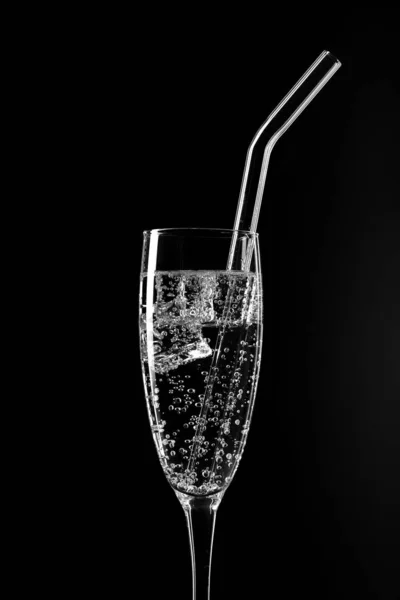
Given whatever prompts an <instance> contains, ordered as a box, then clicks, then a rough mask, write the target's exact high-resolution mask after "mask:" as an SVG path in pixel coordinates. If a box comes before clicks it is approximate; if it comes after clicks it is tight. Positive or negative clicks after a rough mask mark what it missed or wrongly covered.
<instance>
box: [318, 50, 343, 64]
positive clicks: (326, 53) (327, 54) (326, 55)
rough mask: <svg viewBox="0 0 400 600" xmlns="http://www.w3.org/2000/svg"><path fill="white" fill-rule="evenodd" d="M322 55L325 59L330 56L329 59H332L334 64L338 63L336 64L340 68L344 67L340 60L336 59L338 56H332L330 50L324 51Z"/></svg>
mask: <svg viewBox="0 0 400 600" xmlns="http://www.w3.org/2000/svg"><path fill="white" fill-rule="evenodd" d="M322 54H323V55H324V56H325V57H328V56H329V58H330V59H331V60H332V61H333V62H334V63H336V64H337V65H338V67H341V66H342V63H341V62H340V60H339V59H338V58H336V56H334V54H332V52H330V51H329V50H324V51H323V52H322Z"/></svg>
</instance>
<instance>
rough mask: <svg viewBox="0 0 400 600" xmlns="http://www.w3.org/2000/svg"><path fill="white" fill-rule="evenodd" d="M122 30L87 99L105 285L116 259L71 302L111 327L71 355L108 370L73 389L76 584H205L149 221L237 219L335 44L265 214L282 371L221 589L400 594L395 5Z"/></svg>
mask: <svg viewBox="0 0 400 600" xmlns="http://www.w3.org/2000/svg"><path fill="white" fill-rule="evenodd" d="M110 28H111V27H110ZM108 32H109V30H108V29H107V28H105V29H102V30H101V32H100V34H99V38H102V39H103V42H104V44H105V46H106V50H104V49H103V53H104V54H102V60H100V59H99V58H98V56H99V55H98V54H97V52H98V50H97V49H96V47H93V48H91V49H90V52H89V59H87V64H86V67H82V70H81V73H82V78H83V79H85V81H86V84H85V85H88V83H87V80H86V78H88V80H89V79H90V73H91V69H92V67H93V66H95V67H96V68H97V69H98V76H99V80H100V81H101V85H100V86H99V88H98V90H97V92H96V94H94V97H93V98H92V99H91V101H90V102H88V104H87V106H86V107H85V110H84V113H83V114H81V119H82V121H81V122H85V118H86V117H87V120H88V122H91V127H89V126H88V129H87V132H86V133H87V139H86V138H85V136H83V139H81V137H79V138H78V140H75V145H76V148H77V152H78V155H79V156H80V157H85V155H86V157H87V162H85V161H84V160H83V161H82V164H81V165H80V168H81V169H82V170H83V171H85V172H86V181H85V187H84V188H79V192H80V194H81V196H82V198H84V197H86V199H87V198H90V203H89V206H90V208H89V209H88V208H87V206H88V205H87V204H86V205H84V204H82V206H81V207H79V206H78V207H77V213H76V222H79V221H80V218H81V216H84V217H85V219H86V220H85V222H84V224H83V225H82V227H81V232H80V233H81V234H82V235H83V237H84V238H86V239H87V240H88V241H87V242H86V244H87V248H86V254H85V259H82V261H83V262H82V265H81V269H80V273H81V274H80V277H81V278H82V287H83V288H85V289H87V288H88V287H89V288H90V286H91V282H92V280H93V281H94V279H96V284H98V279H97V278H96V276H95V277H94V274H98V277H99V279H100V281H101V283H100V286H99V289H97V288H96V293H95V298H93V299H91V300H88V301H87V305H86V304H85V302H86V299H85V295H84V294H81V293H80V292H79V291H76V293H75V295H74V296H73V297H72V299H71V300H72V304H75V305H79V306H84V309H83V313H84V314H83V315H81V318H82V321H83V322H84V323H85V324H87V328H86V327H85V328H83V330H82V327H80V334H79V340H80V342H79V344H78V349H77V352H78V355H79V356H80V359H79V360H77V361H76V362H75V366H74V364H72V365H70V369H71V371H74V370H75V372H76V370H78V373H79V374H83V375H84V381H85V384H84V386H83V387H82V386H79V393H78V391H77V389H73V385H72V386H71V389H70V397H71V398H72V397H75V395H76V393H78V400H76V399H75V402H79V407H80V411H81V413H79V414H81V415H82V424H79V425H78V428H77V429H78V433H77V432H76V424H75V428H74V429H73V430H72V432H71V436H72V438H71V439H72V447H73V445H74V443H75V441H74V440H75V438H81V440H83V439H84V440H86V441H85V442H83V441H81V442H79V444H81V446H82V447H84V452H83V453H82V452H81V451H79V452H76V454H75V452H74V451H73V452H72V456H73V458H74V459H75V461H76V462H77V463H79V468H78V469H75V468H74V467H73V466H71V467H69V466H68V464H69V460H70V457H69V456H66V463H65V464H66V465H67V466H65V468H64V473H63V474H64V475H66V476H67V480H68V481H70V482H71V483H70V484H69V485H67V484H65V485H64V488H63V487H62V488H61V491H60V496H65V497H66V498H67V501H66V507H65V509H64V510H63V511H61V512H62V519H63V525H62V527H63V528H65V532H64V535H66V536H67V539H70V540H71V541H72V548H71V551H70V553H68V559H67V562H66V565H67V567H66V571H65V572H64V578H65V581H69V582H70V583H69V584H70V585H72V586H73V587H74V586H75V584H71V580H72V581H73V582H75V581H78V578H79V577H81V576H82V575H84V576H85V584H84V586H83V587H81V588H80V589H81V590H83V589H84V590H85V591H86V592H87V593H90V592H93V590H94V588H96V589H97V588H98V589H99V590H106V589H107V590H109V593H110V594H111V595H114V597H121V598H125V597H132V596H133V597H138V598H155V599H156V598H161V597H167V598H174V599H176V600H179V599H181V598H182V599H184V600H187V599H188V598H189V597H190V589H191V574H190V558H189V542H188V536H187V531H186V525H185V520H184V515H183V511H182V509H181V507H180V505H179V503H178V501H177V499H176V497H175V495H174V493H173V491H172V490H171V489H170V488H169V486H168V484H167V482H166V480H165V478H164V475H163V473H162V470H161V467H160V465H159V463H158V459H157V456H156V451H155V448H154V445H153V440H152V438H151V434H150V428H149V425H148V418H147V414H146V406H145V400H144V392H143V384H142V378H141V370H140V362H139V350H138V335H137V333H138V330H137V310H138V300H137V298H138V280H139V269H140V256H141V245H142V231H143V230H144V229H152V228H159V227H184V226H189V227H190V226H197V227H200V226H204V227H227V228H229V227H232V226H233V221H234V216H235V210H236V203H237V199H238V195H239V189H240V183H241V178H242V171H243V166H244V161H245V157H246V151H247V148H248V146H249V144H250V142H251V140H252V137H253V135H254V134H255V132H256V131H257V129H258V127H259V126H260V125H261V124H262V123H263V121H264V120H265V119H266V117H267V116H268V115H269V114H270V112H271V111H272V110H273V109H274V108H275V106H276V105H277V104H278V102H279V101H280V100H281V99H282V98H283V96H284V95H285V94H286V93H287V92H288V91H289V90H290V88H291V87H292V86H293V85H294V84H295V83H296V82H297V80H298V79H299V78H300V76H301V75H302V74H303V73H304V72H305V70H306V69H307V68H308V67H309V66H310V65H311V63H312V62H313V61H314V60H315V59H316V58H317V56H318V55H319V54H320V52H322V50H324V49H327V50H330V51H331V52H332V53H333V54H334V55H335V56H337V57H338V58H339V59H340V60H341V62H342V65H343V66H342V67H341V69H340V70H339V71H338V72H337V73H336V75H335V76H334V77H333V79H332V80H331V81H330V82H329V83H328V84H327V86H326V87H325V88H324V89H323V90H322V92H321V93H320V94H319V95H318V96H317V98H316V99H315V100H314V101H313V102H312V103H311V105H310V106H309V107H308V108H307V109H306V110H305V112H304V113H303V114H302V115H301V116H300V117H299V119H298V120H297V121H296V123H295V124H294V125H292V127H291V128H290V129H289V131H288V132H287V133H285V135H284V136H283V137H282V139H281V140H280V141H279V142H278V144H277V146H276V147H275V149H274V151H273V153H272V158H271V162H270V166H269V173H268V177H267V184H266V188H265V194H264V200H263V206H262V210H261V216H260V221H259V226H258V231H259V233H260V244H261V255H262V267H263V275H264V293H265V334H264V350H263V368H262V372H261V379H260V384H259V389H258V394H257V399H256V406H255V411H254V418H253V423H252V427H251V431H250V435H249V439H248V444H247V447H246V450H245V452H244V456H243V460H242V462H241V465H240V468H239V470H238V472H237V474H236V477H235V480H234V481H233V483H232V485H231V486H230V488H229V490H228V492H227V494H226V496H225V497H224V499H223V501H222V503H221V506H220V508H219V512H218V517H217V525H216V534H215V545H214V567H213V580H212V594H213V597H214V598H220V599H223V598H227V599H228V598H229V599H231V600H234V599H236V598H237V599H239V598H240V599H242V598H244V597H245V598H259V597H268V596H270V597H271V598H274V599H278V598H279V599H280V598H282V599H284V598H292V597H294V596H295V595H298V594H304V595H306V596H307V597H315V598H319V599H322V600H331V599H332V600H334V599H335V600H336V599H341V600H342V599H343V600H344V599H354V598H362V599H369V598H376V599H379V600H396V599H398V598H399V597H400V581H399V564H400V543H399V533H400V518H399V510H400V484H399V472H400V452H399V450H400V449H399V432H400V375H399V371H400V316H399V307H400V281H399V279H400V276H399V273H400V170H399V159H400V151H399V134H400V76H399V65H400V53H399V50H398V45H397V44H398V39H397V38H398V27H397V24H396V19H395V16H394V14H390V12H389V13H388V12H386V11H384V10H383V9H376V8H375V9H365V8H363V9H362V11H361V9H351V10H350V9H347V10H345V11H342V12H341V11H340V10H339V8H338V7H337V6H335V5H330V6H329V7H326V9H325V12H324V13H323V14H322V12H321V9H319V10H316V11H315V10H311V9H308V10H305V9H302V10H300V9H289V8H288V7H287V8H286V7H282V9H280V10H279V9H277V10H275V11H273V12H268V13H266V14H264V13H263V12H261V11H259V10H258V9H254V10H253V11H251V10H250V9H247V10H244V11H243V10H242V9H236V11H235V10H234V9H232V8H230V9H229V11H227V13H226V14H224V15H218V18H217V15H216V14H215V13H214V12H212V11H211V9H210V10H209V11H208V12H207V11H205V10H204V9H201V8H200V7H199V8H198V11H196V10H192V11H191V12H190V13H189V12H187V13H185V11H184V10H183V9H182V11H181V10H179V11H175V12H173V11H171V9H170V8H169V9H167V10H166V9H164V10H162V11H161V9H159V8H156V7H154V10H149V11H147V13H146V14H144V13H143V12H140V13H139V12H137V13H136V14H135V15H134V18H133V20H130V21H129V22H128V25H127V24H126V22H125V23H124V16H123V15H121V20H120V21H118V19H117V22H116V23H114V25H113V31H112V34H111V33H110V35H108ZM108 50H110V53H111V52H112V55H111V56H112V58H111V59H110V57H109V55H108ZM96 57H97V59H96ZM103 58H104V63H103V62H102V61H103ZM99 63H101V64H99ZM103 66H104V73H102V67H103ZM89 85H90V84H89ZM76 100H77V102H79V101H80V99H79V97H77V99H76ZM94 114H95V115H96V117H95V118H93V115H94ZM94 131H95V132H96V135H95V136H92V135H91V134H92V132H94ZM89 138H91V139H90V144H89V142H87V140H89ZM78 142H79V143H78ZM97 143H98V147H97V148H95V151H94V152H92V150H93V146H94V145H96V144H97ZM89 156H90V158H89ZM75 166H76V164H75ZM76 189H78V188H77V187H76V188H75V189H71V193H72V195H73V194H74V192H76ZM65 207H66V208H65V212H66V213H67V212H68V204H65ZM80 210H81V211H82V212H80ZM78 229H79V227H78ZM88 233H89V234H90V235H88ZM74 235H75V233H74V232H72V233H71V238H70V242H71V247H72V246H73V245H74ZM78 283H79V282H78ZM77 289H78V290H79V289H80V286H79V285H78V287H77ZM80 310H82V309H80ZM93 336H94V339H95V342H94V344H93ZM89 340H90V343H89ZM96 345H97V347H96V348H93V346H96ZM85 357H86V358H87V360H85ZM92 357H93V358H92ZM94 357H96V358H94ZM66 412H67V411H66ZM70 441H71V440H70ZM76 443H77V444H78V442H76ZM79 444H78V445H79ZM81 446H79V447H81ZM78 455H79V457H78ZM69 469H70V472H69ZM76 473H78V477H77V476H76ZM58 518H60V515H58ZM64 519H65V521H64ZM64 526H65V527H64ZM107 593H108V592H107ZM110 597H111V596H110Z"/></svg>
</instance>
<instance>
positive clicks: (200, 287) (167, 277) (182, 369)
mask: <svg viewBox="0 0 400 600" xmlns="http://www.w3.org/2000/svg"><path fill="white" fill-rule="evenodd" d="M140 295H141V303H140V329H141V358H142V369H143V378H144V384H145V391H146V400H147V408H148V414H149V419H150V425H151V428H152V432H153V438H154V442H155V445H156V448H157V451H158V456H159V458H160V462H161V465H162V468H163V470H164V473H165V475H166V477H167V479H168V481H169V483H170V484H171V486H172V487H173V488H174V489H176V490H177V491H179V492H183V493H186V494H189V495H209V494H214V493H216V492H220V491H221V490H224V489H226V487H227V486H228V485H229V483H230V481H231V480H232V477H233V475H234V473H235V471H236V468H237V466H238V464H239V461H240V459H241V456H242V452H243V448H244V445H245V443H246V438H247V434H248V431H249V426H250V421H251V416H252V410H253V404H254V397H255V392H256V387H257V380H258V373H259V366H260V356H261V339H262V311H261V282H260V280H259V279H258V278H257V277H256V276H255V275H254V274H253V273H244V272H242V271H240V272H235V271H170V272H166V271H165V272H156V273H155V274H154V276H153V277H152V278H150V277H149V276H147V275H146V274H144V275H142V278H141V292H140Z"/></svg>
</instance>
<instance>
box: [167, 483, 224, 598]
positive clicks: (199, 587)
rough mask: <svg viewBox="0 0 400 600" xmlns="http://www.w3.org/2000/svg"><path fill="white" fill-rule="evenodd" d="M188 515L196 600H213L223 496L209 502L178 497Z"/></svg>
mask: <svg viewBox="0 0 400 600" xmlns="http://www.w3.org/2000/svg"><path fill="white" fill-rule="evenodd" d="M177 496H178V498H179V500H180V502H181V504H182V506H183V510H184V511H185V516H186V522H187V526H188V531H189V541H190V551H191V555H192V583H193V596H192V600H210V581H211V558H212V548H213V541H214V528H215V519H216V516H217V508H218V506H219V504H220V502H221V497H222V495H220V494H216V495H213V496H209V497H206V498H202V497H191V496H187V495H186V494H180V493H179V492H178V493H177Z"/></svg>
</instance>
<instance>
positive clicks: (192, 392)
mask: <svg viewBox="0 0 400 600" xmlns="http://www.w3.org/2000/svg"><path fill="white" fill-rule="evenodd" d="M195 391H196V390H195V389H194V388H189V389H188V392H189V394H194V393H195Z"/></svg>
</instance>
